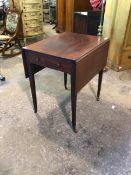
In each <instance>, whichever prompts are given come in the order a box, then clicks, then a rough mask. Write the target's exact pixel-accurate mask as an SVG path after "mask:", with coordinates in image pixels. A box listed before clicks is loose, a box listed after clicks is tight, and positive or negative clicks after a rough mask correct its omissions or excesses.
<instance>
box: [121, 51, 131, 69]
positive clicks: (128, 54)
mask: <svg viewBox="0 0 131 175" xmlns="http://www.w3.org/2000/svg"><path fill="white" fill-rule="evenodd" d="M120 65H121V66H124V67H127V68H131V50H127V51H123V52H122V55H121V63H120Z"/></svg>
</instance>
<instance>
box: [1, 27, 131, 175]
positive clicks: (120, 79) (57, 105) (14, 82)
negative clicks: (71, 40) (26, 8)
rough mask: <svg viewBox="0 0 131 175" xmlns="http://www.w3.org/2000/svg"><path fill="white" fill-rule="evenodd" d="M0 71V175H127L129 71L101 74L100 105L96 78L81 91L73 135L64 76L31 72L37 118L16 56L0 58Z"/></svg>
mask: <svg viewBox="0 0 131 175" xmlns="http://www.w3.org/2000/svg"><path fill="white" fill-rule="evenodd" d="M50 28H51V26H48V25H47V26H46V27H45V32H46V36H50V35H52V33H53V32H52V30H49V29H50ZM2 73H3V74H4V75H5V76H6V82H5V83H1V84H0V175H131V70H127V71H123V72H119V73H118V72H114V71H112V70H109V71H108V72H106V73H104V79H103V86H102V91H101V101H100V102H97V101H96V99H95V96H96V89H97V76H96V77H94V79H92V81H91V82H89V84H88V85H86V86H85V87H84V88H83V89H82V90H81V91H80V93H79V94H78V101H77V102H78V103H77V129H78V133H77V134H74V133H73V132H72V129H71V127H70V125H69V124H68V122H67V121H70V116H71V108H70V90H67V91H65V90H64V86H63V73H61V72H57V71H54V70H49V69H45V70H43V71H41V72H39V73H38V74H36V88H37V97H38V113H37V114H34V113H33V109H32V99H31V94H30V87H29V82H28V79H25V77H24V70H23V65H22V57H21V55H19V56H16V57H13V58H7V59H4V60H3V61H2ZM68 87H70V82H69V79H68Z"/></svg>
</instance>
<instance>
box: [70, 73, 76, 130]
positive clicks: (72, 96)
mask: <svg viewBox="0 0 131 175" xmlns="http://www.w3.org/2000/svg"><path fill="white" fill-rule="evenodd" d="M75 82H76V78H75V75H71V107H72V128H73V131H74V132H77V131H76V101H77V92H76V89H75V88H76V87H75V84H76V83H75Z"/></svg>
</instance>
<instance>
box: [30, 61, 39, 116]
mask: <svg viewBox="0 0 131 175" xmlns="http://www.w3.org/2000/svg"><path fill="white" fill-rule="evenodd" d="M29 81H30V88H31V93H32V98H33V105H34V112H35V113H37V98H36V87H35V78H34V69H33V65H32V64H30V65H29Z"/></svg>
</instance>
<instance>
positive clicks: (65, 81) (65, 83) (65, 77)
mask: <svg viewBox="0 0 131 175" xmlns="http://www.w3.org/2000/svg"><path fill="white" fill-rule="evenodd" d="M64 86H65V89H67V73H64Z"/></svg>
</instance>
